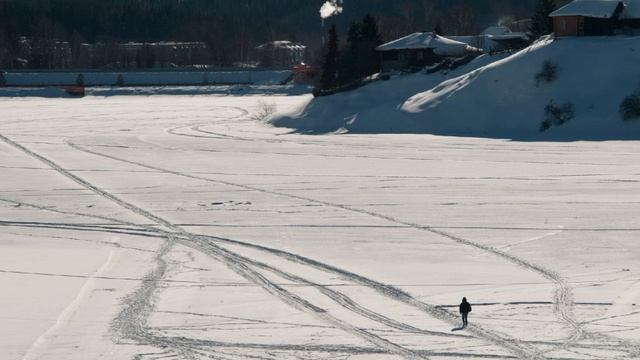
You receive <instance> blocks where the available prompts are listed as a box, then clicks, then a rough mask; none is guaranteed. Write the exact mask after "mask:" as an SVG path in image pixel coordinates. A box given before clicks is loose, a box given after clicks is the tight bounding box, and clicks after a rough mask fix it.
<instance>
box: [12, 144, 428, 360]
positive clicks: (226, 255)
mask: <svg viewBox="0 0 640 360" xmlns="http://www.w3.org/2000/svg"><path fill="white" fill-rule="evenodd" d="M0 140H2V141H4V142H5V143H7V144H9V145H11V146H13V147H15V148H17V149H19V150H21V151H23V152H24V153H26V154H28V155H30V156H31V157H33V158H36V159H37V160H39V161H41V162H43V163H45V164H47V165H48V166H49V167H51V168H52V169H54V170H56V171H57V172H58V173H60V174H61V175H64V176H65V177H67V178H69V179H70V180H73V181H74V182H76V183H77V184H79V185H81V186H83V187H85V188H87V189H89V190H91V191H93V192H94V193H96V194H98V195H100V196H102V197H104V198H106V199H109V200H111V201H113V202H115V203H117V204H118V205H120V206H122V207H124V208H126V209H128V210H130V211H132V212H134V213H136V214H138V215H140V216H143V217H145V218H147V219H149V220H151V221H153V222H155V223H157V224H158V225H161V226H164V227H166V228H167V229H170V230H172V231H175V233H176V234H179V235H182V237H183V239H182V240H183V241H182V243H184V244H185V245H187V246H190V247H193V246H194V245H197V242H198V241H197V239H196V235H195V234H190V233H188V232H186V231H184V230H183V229H181V228H180V227H177V226H174V225H173V224H171V223H170V222H169V221H167V220H165V219H163V218H160V217H158V216H156V215H154V214H152V213H150V212H148V211H146V210H144V209H142V208H140V207H138V206H136V205H133V204H131V203H128V202H126V201H124V200H122V199H120V198H118V197H116V196H114V195H112V194H110V193H109V192H107V191H105V190H103V189H101V188H99V187H97V186H95V185H93V184H91V183H90V182H88V181H86V180H84V179H82V178H80V177H78V176H76V175H74V174H72V173H70V172H69V171H67V170H65V169H64V168H63V167H61V166H60V165H58V164H57V163H55V162H53V161H52V160H49V159H47V158H45V157H44V156H42V155H39V154H37V153H35V152H33V151H31V150H29V149H28V148H26V147H24V146H22V145H20V144H18V143H16V142H14V141H12V140H11V139H9V138H7V137H5V136H3V135H0ZM184 240H187V241H184ZM199 245H200V246H198V248H200V249H204V250H206V252H207V253H208V254H209V255H212V256H214V257H216V258H218V259H219V260H221V261H222V262H223V263H225V264H226V265H227V266H228V267H229V268H230V269H232V270H234V271H235V272H236V273H237V274H239V275H240V276H242V277H244V278H245V279H247V280H249V281H251V282H253V283H254V284H256V285H259V286H261V287H262V288H263V289H265V290H266V291H267V292H269V293H270V294H272V295H274V296H276V297H278V298H280V299H281V300H283V301H284V302H286V303H288V304H290V305H292V306H294V307H295V308H297V309H300V310H303V311H306V312H309V313H312V314H314V315H316V316H317V317H319V318H321V319H323V320H324V321H326V322H329V323H330V324H332V325H334V326H336V327H338V328H340V329H342V330H344V331H345V332H347V333H350V334H352V335H355V336H357V337H360V338H362V339H364V340H366V341H368V342H370V343H372V344H373V345H375V346H377V347H378V348H380V349H382V350H384V351H385V352H389V353H393V354H397V355H400V356H402V357H403V358H406V359H426V357H424V356H421V355H419V354H417V353H415V352H413V351H411V350H409V349H406V348H404V347H402V346H400V345H397V344H395V343H392V342H390V341H388V340H386V339H383V338H381V337H379V336H377V335H374V334H372V333H370V332H368V331H366V330H363V329H359V328H357V327H355V326H353V325H351V324H348V323H346V322H343V321H341V320H339V319H337V318H335V317H333V316H331V315H330V314H328V313H327V312H326V311H324V310H323V309H321V308H318V307H316V306H315V305H312V304H310V303H309V302H307V301H306V300H304V299H301V298H299V297H298V296H296V295H294V294H291V293H290V292H288V291H286V290H284V289H283V288H282V287H280V286H278V285H277V284H274V283H272V282H270V281H269V280H267V279H266V278H265V277H264V276H262V275H261V274H259V273H258V272H256V271H254V270H252V269H250V268H249V267H248V266H247V265H246V264H244V263H242V262H239V261H238V258H237V257H234V255H236V254H233V253H231V252H229V251H228V250H225V249H222V248H220V247H218V246H217V245H214V244H211V243H208V244H199ZM202 245H204V246H202ZM156 273H164V270H162V267H159V269H156V270H155V273H154V274H156ZM155 283H156V282H153V281H148V282H145V284H155ZM152 292H153V287H152V286H151V285H148V286H146V287H145V286H143V287H142V288H141V293H142V294H144V296H151V295H148V293H151V294H152ZM136 294H137V293H136ZM140 297H142V295H135V296H134V297H133V298H132V299H133V300H129V302H131V303H133V302H135V303H139V298H140ZM143 305H144V306H150V305H148V304H146V305H145V304H143ZM143 305H140V304H137V305H136V306H134V308H136V309H137V308H138V307H141V306H143ZM130 308H131V307H127V308H126V309H125V311H127V313H129V312H130V311H128V310H127V309H130ZM138 312H139V313H144V309H141V310H139V311H138ZM126 317H127V316H125V318H126ZM139 322H140V320H136V323H139ZM119 323H122V320H120V319H116V326H118V325H117V324H119ZM131 329H133V330H131ZM125 335H126V337H128V338H133V339H140V337H141V336H142V335H140V330H139V327H137V326H134V327H129V328H127V329H125ZM142 338H144V339H146V340H149V338H148V337H145V336H142Z"/></svg>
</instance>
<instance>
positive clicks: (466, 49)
mask: <svg viewBox="0 0 640 360" xmlns="http://www.w3.org/2000/svg"><path fill="white" fill-rule="evenodd" d="M376 50H377V51H378V52H379V53H380V54H381V56H382V71H385V72H386V71H395V70H400V71H411V70H415V69H419V68H423V67H425V66H430V65H434V64H437V63H439V62H441V61H443V60H445V59H447V58H460V57H464V56H466V55H469V54H474V53H479V52H480V50H479V49H476V48H474V47H472V46H469V45H468V44H465V43H463V42H460V41H455V40H452V39H448V38H446V37H443V36H440V35H437V34H435V33H432V32H424V33H413V34H411V35H407V36H405V37H403V38H400V39H397V40H394V41H391V42H388V43H386V44H383V45H380V46H379V47H378V48H376Z"/></svg>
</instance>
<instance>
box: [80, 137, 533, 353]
mask: <svg viewBox="0 0 640 360" xmlns="http://www.w3.org/2000/svg"><path fill="white" fill-rule="evenodd" d="M67 144H68V145H69V146H71V147H72V148H74V149H76V150H79V151H82V152H85V153H89V154H93V155H96V156H100V157H104V158H108V159H111V160H116V161H120V162H125V163H129V164H132V165H137V166H140V167H144V168H148V169H152V170H156V171H159V172H163V173H167V174H173V175H176V176H182V177H186V178H191V179H198V180H203V181H207V182H213V183H217V184H222V185H227V186H233V187H239V188H242V189H245V190H251V191H257V192H262V193H267V194H271V195H276V196H282V197H287V198H293V199H298V200H303V201H307V202H313V203H317V204H322V205H325V206H331V207H337V208H341V209H344V210H347V211H353V212H358V213H362V214H366V215H370V216H374V217H377V218H382V219H385V220H389V221H393V222H395V223H399V224H403V225H408V224H409V223H406V222H400V221H399V220H395V219H393V218H391V217H388V216H386V215H380V214H375V213H370V212H367V211H365V210H360V209H353V208H350V207H347V206H345V205H340V204H332V203H328V202H324V201H320V200H315V199H311V198H306V197H301V196H297V195H292V194H286V193H280V192H275V191H269V190H264V189H260V188H256V187H253V186H248V185H242V184H236V183H232V182H228V181H221V180H214V179H210V178H206V177H202V176H194V175H189V174H185V173H181V172H178V171H174V170H169V169H165V168H160V167H157V166H153V165H148V164H144V163H140V162H136V161H131V160H127V159H123V158H119V157H116V156H113V155H109V154H104V153H100V152H97V151H95V150H90V149H87V148H85V147H83V146H80V145H78V144H75V143H73V142H70V141H67ZM391 219H393V220H391ZM408 226H410V227H413V228H417V229H421V230H424V229H426V228H425V227H423V226H418V225H414V224H410V225H408ZM170 228H171V227H170ZM180 232H183V230H180ZM447 235H448V234H447ZM194 236H195V237H196V238H201V239H202V238H204V239H209V240H219V241H226V242H230V243H234V244H236V245H243V246H250V247H253V248H255V249H259V250H262V251H268V252H270V253H272V254H275V255H278V256H281V257H286V258H288V259H289V260H293V261H296V262H299V263H301V264H305V265H312V266H314V267H316V268H317V269H321V270H324V271H331V272H333V273H335V274H340V275H341V276H345V277H347V278H349V279H350V280H352V281H356V282H358V283H359V284H361V285H365V286H368V287H370V288H372V289H374V290H376V291H377V292H379V293H381V294H383V295H385V296H387V297H389V298H392V299H394V300H397V301H401V302H403V303H405V304H408V305H411V306H413V307H415V308H418V309H421V310H423V311H424V312H426V313H428V314H430V315H432V316H434V317H435V318H438V319H440V320H444V321H447V322H449V323H450V324H454V325H457V324H458V318H457V316H455V315H453V314H451V313H449V312H448V311H446V310H443V309H440V308H437V307H436V306H434V305H430V304H426V303H423V302H421V301H419V300H417V299H415V298H413V297H412V296H411V295H409V294H408V293H406V292H404V291H402V290H400V289H397V288H395V287H392V286H389V285H385V284H382V283H379V282H376V281H374V280H370V279H367V278H365V277H363V276H360V275H356V274H354V273H351V272H348V271H346V270H342V269H338V268H336V267H333V266H331V265H327V264H323V263H320V262H318V261H315V260H311V259H308V258H305V257H302V256H299V255H295V254H292V253H287V252H284V251H281V250H276V249H270V248H267V247H262V246H258V245H253V244H248V243H243V242H238V241H235V240H231V239H224V238H220V237H211V236H203V235H193V234H191V235H190V236H188V237H187V238H186V239H184V240H190V241H192V240H193V237H194ZM447 238H450V236H449V235H448V236H447ZM465 242H467V243H465V244H467V245H468V244H476V243H473V242H470V241H468V240H465ZM474 247H482V249H484V248H488V249H493V248H489V247H485V246H482V245H479V244H477V246H474ZM509 258H511V256H510V255H509ZM514 258H515V257H514ZM516 259H517V258H516ZM518 260H519V259H518ZM519 261H520V262H518V265H522V264H528V263H526V262H525V261H524V260H519ZM532 266H533V265H532ZM469 330H470V331H471V332H472V333H473V334H474V335H476V336H478V337H480V338H483V339H485V340H488V341H490V342H492V343H494V344H497V345H499V346H500V347H502V348H504V349H506V350H508V351H509V352H511V353H513V354H514V355H516V356H518V357H519V358H522V359H544V356H543V355H542V354H541V353H540V352H539V350H538V349H536V348H533V347H531V346H528V345H526V344H524V343H522V342H520V341H518V340H517V339H514V338H510V337H508V336H506V335H503V334H498V333H496V332H491V331H489V330H487V329H484V328H482V327H479V326H471V327H469Z"/></svg>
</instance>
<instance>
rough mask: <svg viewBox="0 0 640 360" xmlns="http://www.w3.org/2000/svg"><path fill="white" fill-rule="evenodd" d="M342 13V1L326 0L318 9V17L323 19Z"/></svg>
mask: <svg viewBox="0 0 640 360" xmlns="http://www.w3.org/2000/svg"><path fill="white" fill-rule="evenodd" d="M341 13H342V0H327V2H325V3H324V5H322V7H321V8H320V17H321V18H323V19H326V18H330V17H332V16H336V15H340V14H341Z"/></svg>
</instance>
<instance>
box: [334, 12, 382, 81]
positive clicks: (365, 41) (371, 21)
mask: <svg viewBox="0 0 640 360" xmlns="http://www.w3.org/2000/svg"><path fill="white" fill-rule="evenodd" d="M347 41H348V46H347V48H346V50H345V51H344V53H343V54H342V57H341V60H340V68H339V69H340V71H339V73H340V82H341V83H347V82H350V81H354V80H359V79H362V78H363V77H366V76H369V75H372V74H375V73H377V72H379V71H380V57H379V54H378V53H377V52H376V48H377V47H378V46H380V44H382V36H381V35H380V29H379V28H378V22H377V21H376V19H375V18H374V17H373V16H371V15H366V16H365V17H364V18H363V19H362V22H360V23H358V22H354V23H353V24H351V27H350V28H349V34H348V36H347Z"/></svg>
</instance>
